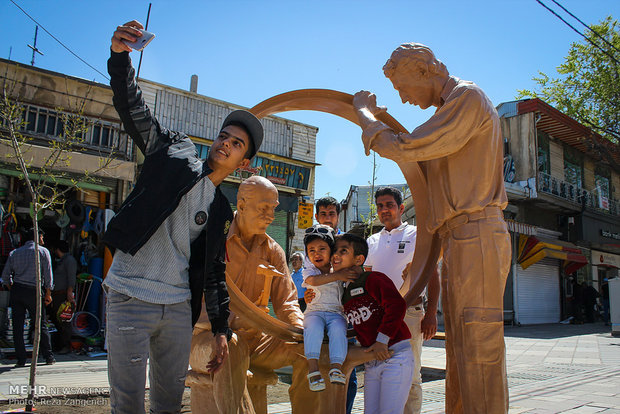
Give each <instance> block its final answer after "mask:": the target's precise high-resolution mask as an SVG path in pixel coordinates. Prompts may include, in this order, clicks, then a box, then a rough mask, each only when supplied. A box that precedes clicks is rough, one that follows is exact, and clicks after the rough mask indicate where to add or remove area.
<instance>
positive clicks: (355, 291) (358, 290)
mask: <svg viewBox="0 0 620 414" xmlns="http://www.w3.org/2000/svg"><path fill="white" fill-rule="evenodd" d="M362 293H364V288H361V287H358V288H355V289H351V296H357V295H361V294H362Z"/></svg>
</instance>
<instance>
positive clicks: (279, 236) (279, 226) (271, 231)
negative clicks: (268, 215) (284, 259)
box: [267, 211, 287, 253]
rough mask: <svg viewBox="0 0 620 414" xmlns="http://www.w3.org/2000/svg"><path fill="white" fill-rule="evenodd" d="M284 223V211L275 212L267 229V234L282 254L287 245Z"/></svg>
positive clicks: (285, 221)
mask: <svg viewBox="0 0 620 414" xmlns="http://www.w3.org/2000/svg"><path fill="white" fill-rule="evenodd" d="M286 223H287V220H286V211H276V212H275V218H274V220H273V222H272V223H271V224H270V225H269V227H267V234H268V235H270V236H271V237H272V238H273V239H274V240H275V241H276V243H278V244H279V245H280V247H282V250H284V253H286V245H287V243H286V241H287V236H286Z"/></svg>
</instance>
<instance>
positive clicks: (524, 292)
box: [517, 258, 560, 325]
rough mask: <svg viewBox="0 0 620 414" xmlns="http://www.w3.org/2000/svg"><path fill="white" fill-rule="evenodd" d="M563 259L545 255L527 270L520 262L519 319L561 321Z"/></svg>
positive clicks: (518, 267) (526, 321)
mask: <svg viewBox="0 0 620 414" xmlns="http://www.w3.org/2000/svg"><path fill="white" fill-rule="evenodd" d="M559 265H560V262H559V261H558V260H556V259H549V258H545V259H543V260H541V261H539V262H538V263H534V264H533V265H531V266H529V267H528V268H527V269H525V270H523V269H522V268H521V266H519V265H517V283H518V284H517V298H518V299H517V300H518V301H519V303H518V309H519V310H518V322H519V323H521V324H523V325H532V324H538V323H556V322H559V321H560V281H559V278H560V268H559Z"/></svg>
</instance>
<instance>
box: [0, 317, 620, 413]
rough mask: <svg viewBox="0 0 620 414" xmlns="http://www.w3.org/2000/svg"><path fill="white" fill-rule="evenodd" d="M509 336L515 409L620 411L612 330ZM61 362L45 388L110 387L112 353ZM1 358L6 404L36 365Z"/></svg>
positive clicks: (439, 348)
mask: <svg viewBox="0 0 620 414" xmlns="http://www.w3.org/2000/svg"><path fill="white" fill-rule="evenodd" d="M505 335H506V349H507V351H506V356H507V365H508V384H509V389H510V413H514V414H517V413H540V414H543V413H599V412H604V413H608V414H611V413H620V338H613V337H612V336H611V335H610V333H609V327H606V326H603V325H602V324H586V325H560V324H554V325H538V326H525V327H506V332H505ZM443 345H444V343H443V341H439V340H432V341H428V342H426V343H425V345H424V350H423V353H422V364H423V367H424V368H423V374H424V377H425V380H426V379H428V378H429V377H430V379H433V378H442V377H443V375H442V374H443V370H444V369H445V351H444V349H443ZM57 360H58V362H57V363H56V364H55V365H51V366H47V365H44V364H42V365H39V367H38V368H37V385H44V386H46V387H47V389H48V390H51V391H52V392H56V393H57V395H67V394H70V395H82V396H84V395H89V394H100V393H101V392H102V391H103V392H105V391H106V390H107V387H108V380H107V371H106V360H105V359H104V358H101V357H98V358H88V357H86V356H79V357H78V356H75V355H60V356H58V357H57ZM1 362H2V364H1V365H0V401H3V402H6V401H7V400H8V399H9V398H15V397H18V396H19V393H16V392H10V391H11V390H10V388H9V387H10V386H16V385H17V386H20V385H27V384H28V373H29V367H28V366H26V367H25V368H17V369H15V368H12V366H13V365H14V361H9V360H2V361H1ZM429 374H430V375H429ZM444 386H445V385H444V380H443V379H437V380H434V381H431V380H429V381H427V382H424V384H423V387H422V388H423V392H424V394H423V396H424V402H423V410H422V411H423V412H424V413H443V412H444ZM52 387H53V388H52ZM12 391H15V389H13V390H12ZM360 391H362V392H358V394H357V398H356V401H355V404H354V410H353V412H354V413H363V407H364V404H363V389H361V390H360ZM22 398H23V396H22ZM87 410H88V408H85V410H84V412H87ZM269 412H270V413H274V414H275V413H290V412H291V409H290V404H288V403H282V404H271V405H270V406H269Z"/></svg>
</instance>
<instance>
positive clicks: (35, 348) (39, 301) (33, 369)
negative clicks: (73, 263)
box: [26, 197, 43, 412]
mask: <svg viewBox="0 0 620 414" xmlns="http://www.w3.org/2000/svg"><path fill="white" fill-rule="evenodd" d="M32 205H33V207H32V211H33V213H34V214H33V218H32V223H33V225H34V226H33V227H34V251H35V254H34V263H35V266H34V267H35V275H36V278H35V283H36V289H37V298H36V315H35V318H34V339H33V343H32V359H31V362H30V380H29V382H28V385H29V387H28V398H27V399H26V412H31V411H32V408H33V405H34V397H35V393H34V390H35V387H34V386H35V380H36V375H37V360H38V359H39V342H40V339H41V307H42V306H43V298H42V291H41V257H40V255H39V222H38V221H37V214H38V213H39V203H37V202H36V199H35V198H34V197H33V203H32ZM30 317H31V318H32V315H31V316H30Z"/></svg>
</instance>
